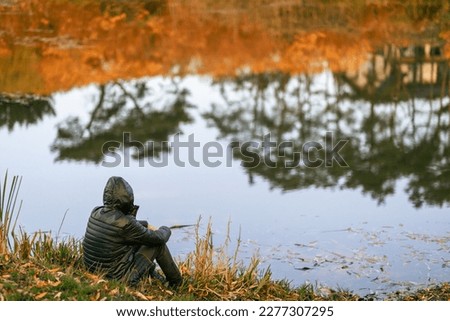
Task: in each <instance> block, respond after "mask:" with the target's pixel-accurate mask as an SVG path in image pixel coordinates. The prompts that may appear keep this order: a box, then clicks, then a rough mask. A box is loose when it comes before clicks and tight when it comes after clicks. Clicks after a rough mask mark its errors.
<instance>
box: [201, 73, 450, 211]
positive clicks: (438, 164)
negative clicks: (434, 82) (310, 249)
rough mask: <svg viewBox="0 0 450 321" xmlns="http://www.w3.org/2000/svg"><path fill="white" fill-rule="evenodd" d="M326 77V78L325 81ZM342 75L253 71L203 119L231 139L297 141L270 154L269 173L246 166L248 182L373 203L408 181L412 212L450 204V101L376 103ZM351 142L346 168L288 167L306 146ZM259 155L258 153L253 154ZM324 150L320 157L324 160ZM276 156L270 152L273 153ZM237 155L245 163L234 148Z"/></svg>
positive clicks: (226, 89)
mask: <svg viewBox="0 0 450 321" xmlns="http://www.w3.org/2000/svg"><path fill="white" fill-rule="evenodd" d="M326 77H328V79H325V78H326ZM339 79H340V78H339V77H337V78H336V77H333V76H332V75H329V74H328V75H320V76H315V77H307V76H293V77H290V76H288V75H285V74H270V75H268V74H258V75H246V76H240V77H237V78H236V79H232V80H228V81H227V80H224V81H222V82H219V83H218V84H217V85H218V86H219V87H220V91H221V93H222V97H223V104H221V105H219V104H215V105H213V106H212V110H211V112H209V113H206V114H205V115H204V116H205V118H206V119H207V120H208V121H209V123H210V125H212V126H215V127H217V128H218V129H219V131H220V135H221V136H222V137H223V138H226V139H229V140H238V141H241V142H242V141H248V140H253V141H257V142H260V141H262V140H263V135H265V134H267V133H269V132H270V133H271V135H272V139H273V140H274V141H277V143H280V142H282V141H293V142H295V147H294V149H293V150H292V149H287V150H285V151H286V153H285V155H284V156H283V155H281V156H278V157H274V161H275V162H276V163H277V166H276V167H275V168H271V167H268V166H266V165H265V164H263V163H261V164H259V165H258V166H256V167H247V168H245V170H246V171H247V173H248V175H249V179H250V182H253V180H254V177H255V176H260V177H262V178H264V179H266V180H268V181H269V182H270V185H271V188H279V189H281V190H283V191H289V190H295V189H303V188H309V187H319V188H344V189H346V188H350V189H356V188H360V189H361V190H362V192H363V193H365V194H366V193H367V194H369V195H371V197H373V198H374V199H376V200H377V201H378V202H383V201H384V200H385V198H386V197H387V196H388V195H391V194H393V193H394V192H395V184H396V182H397V181H398V180H399V179H401V178H406V180H407V187H406V192H407V193H408V194H409V198H410V201H411V202H412V203H413V204H414V206H416V207H420V206H422V205H423V204H430V205H437V206H442V205H444V204H446V203H449V202H450V180H449V178H450V166H449V160H450V149H449V148H450V144H449V139H450V136H449V131H448V130H449V113H448V110H449V105H448V97H441V99H434V100H424V99H419V100H417V101H416V100H415V99H414V98H412V99H409V100H407V101H404V102H395V101H394V100H391V101H390V102H389V101H384V102H383V103H378V104H377V103H375V102H374V101H370V100H369V101H367V97H364V96H361V95H358V93H355V91H354V90H353V89H352V87H351V86H348V85H347V84H345V83H343V82H341V81H340V80H339ZM445 104H447V105H445ZM327 131H331V132H333V133H334V136H335V140H339V139H349V142H348V143H347V145H345V147H344V148H343V149H342V150H341V151H340V154H341V155H342V157H343V158H344V159H345V161H346V162H347V163H348V164H349V167H347V168H346V167H339V166H338V165H336V164H334V166H331V167H327V166H325V164H323V165H322V166H320V167H318V168H308V167H306V166H304V163H303V164H302V163H300V165H299V166H296V167H294V168H287V167H286V166H285V164H286V160H288V161H290V160H292V159H293V157H292V152H294V151H297V152H299V151H301V145H302V144H303V143H306V142H308V141H318V142H323V141H324V137H325V133H326V132H327ZM257 152H258V153H259V154H260V155H261V158H262V157H263V155H262V153H263V151H262V149H259V150H258V151H257ZM323 154H324V151H323V150H322V151H320V152H319V153H317V156H319V157H321V158H323ZM272 155H273V154H272ZM234 157H235V158H237V159H240V160H245V156H244V155H242V154H241V153H240V152H239V151H237V152H236V150H235V152H234Z"/></svg>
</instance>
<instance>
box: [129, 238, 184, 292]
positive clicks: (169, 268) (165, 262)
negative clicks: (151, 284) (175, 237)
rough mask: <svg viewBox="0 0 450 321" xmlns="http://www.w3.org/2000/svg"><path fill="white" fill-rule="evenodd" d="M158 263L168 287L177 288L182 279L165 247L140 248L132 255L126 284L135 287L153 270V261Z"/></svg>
mask: <svg viewBox="0 0 450 321" xmlns="http://www.w3.org/2000/svg"><path fill="white" fill-rule="evenodd" d="M155 260H156V262H157V263H158V265H159V267H160V268H161V270H162V271H163V273H164V275H165V277H166V279H167V281H168V282H169V285H170V286H178V285H179V284H180V283H181V281H182V279H181V273H180V270H179V269H178V267H177V265H176V264H175V262H174V260H173V258H172V255H171V254H170V251H169V248H168V247H167V245H165V244H163V245H158V246H151V247H150V246H144V245H143V246H141V247H140V248H139V249H138V251H137V252H136V254H135V255H134V260H133V265H132V267H131V269H130V271H129V273H128V284H129V285H131V286H135V285H137V284H138V283H139V281H140V280H141V279H143V278H145V277H148V276H149V274H150V273H151V272H152V271H153V270H154V269H155V263H154V261H155Z"/></svg>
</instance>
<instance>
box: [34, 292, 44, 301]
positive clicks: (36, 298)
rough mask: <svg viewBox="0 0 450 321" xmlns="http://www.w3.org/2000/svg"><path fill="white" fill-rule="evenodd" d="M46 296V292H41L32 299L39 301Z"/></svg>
mask: <svg viewBox="0 0 450 321" xmlns="http://www.w3.org/2000/svg"><path fill="white" fill-rule="evenodd" d="M46 295H47V292H42V293H40V294H38V295H36V296H35V297H34V299H35V300H40V299H42V298H43V297H44V296H46Z"/></svg>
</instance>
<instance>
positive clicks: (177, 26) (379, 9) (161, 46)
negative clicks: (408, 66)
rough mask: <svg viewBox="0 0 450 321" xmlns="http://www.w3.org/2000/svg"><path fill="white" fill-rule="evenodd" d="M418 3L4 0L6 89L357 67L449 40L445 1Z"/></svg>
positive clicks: (1, 32) (0, 18) (1, 53)
mask: <svg viewBox="0 0 450 321" xmlns="http://www.w3.org/2000/svg"><path fill="white" fill-rule="evenodd" d="M378 2H379V3H378ZM422 2H423V1H413V2H412V4H408V5H404V4H402V3H401V2H399V1H370V2H369V1H368V3H370V4H367V5H366V4H364V2H362V1H351V0H349V1H340V2H337V3H334V4H329V1H328V2H327V4H325V2H324V3H323V4H322V2H321V1H311V2H308V1H306V2H302V4H297V3H296V2H295V1H293V2H288V3H285V2H279V1H266V0H248V1H222V0H217V1H208V0H196V1H183V0H143V1H137V0H135V1H133V0H130V1H126V2H124V1H117V0H116V1H114V0H113V1H92V0H78V1H67V0H18V1H13V0H11V1H7V3H8V5H1V4H0V67H1V70H2V76H0V91H3V92H27V93H37V94H49V93H52V92H55V91H61V90H68V89H70V88H72V87H75V86H82V85H86V84H89V83H93V82H95V83H105V82H108V81H110V80H113V79H119V78H120V79H128V78H137V77H142V76H150V75H170V74H173V73H177V74H187V73H196V74H210V75H213V76H231V75H235V74H236V73H237V72H240V71H245V70H247V71H250V72H254V73H260V72H268V71H282V72H285V73H291V74H292V73H303V72H320V71H322V70H323V69H324V68H328V69H331V70H332V71H349V70H350V71H353V70H356V69H357V68H358V67H359V66H360V65H361V64H362V63H363V62H364V61H366V60H367V58H368V56H369V54H370V53H371V52H372V51H373V50H375V48H377V47H379V46H382V45H383V44H386V43H390V44H392V43H393V44H397V45H399V46H401V45H406V44H408V43H410V42H413V41H418V40H420V37H421V36H420V35H421V34H424V35H427V37H429V36H430V34H431V35H432V36H433V37H436V38H437V39H438V40H439V41H445V40H447V41H448V40H449V34H450V32H449V31H448V22H447V20H448V19H447V18H448V16H447V15H446V14H447V13H446V12H448V10H449V5H448V2H447V1H436V2H435V4H434V5H433V6H429V5H428V6H425V5H423V4H422ZM433 28H434V29H433ZM439 35H440V37H441V38H440V39H439ZM445 48H446V49H445V55H446V57H450V50H449V48H448V46H447V47H445Z"/></svg>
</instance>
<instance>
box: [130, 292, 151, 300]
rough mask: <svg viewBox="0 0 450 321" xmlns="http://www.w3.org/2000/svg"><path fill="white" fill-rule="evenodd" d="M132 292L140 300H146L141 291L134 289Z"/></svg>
mask: <svg viewBox="0 0 450 321" xmlns="http://www.w3.org/2000/svg"><path fill="white" fill-rule="evenodd" d="M133 294H134V295H135V296H137V297H138V298H139V299H141V300H144V301H148V299H147V297H146V296H145V295H143V294H142V293H141V292H138V291H134V292H133Z"/></svg>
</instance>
